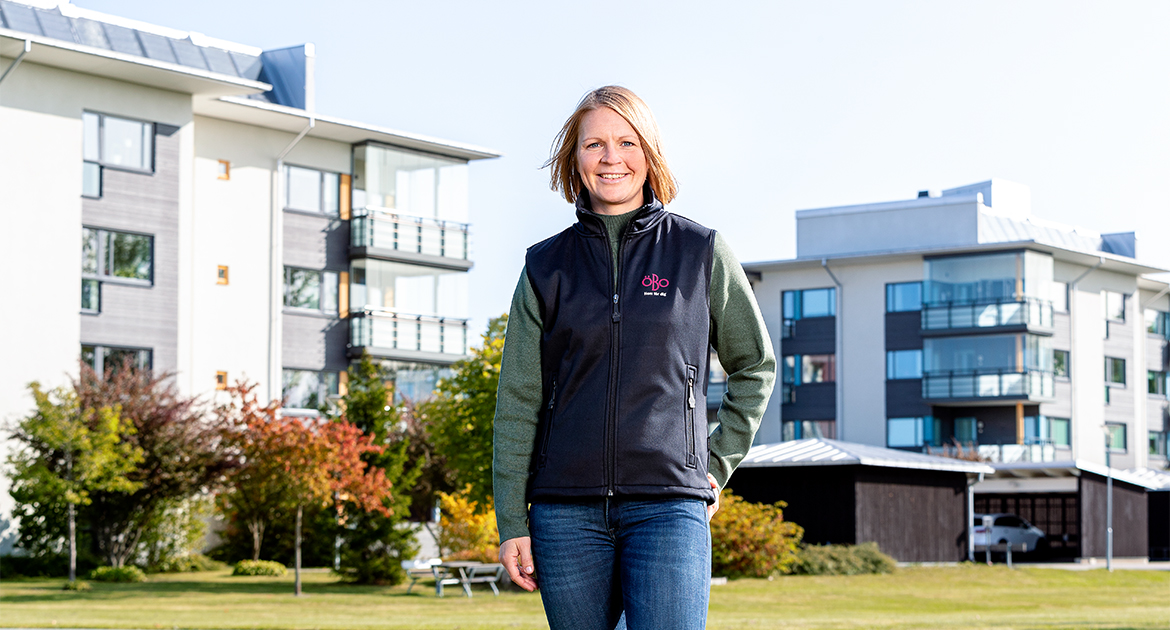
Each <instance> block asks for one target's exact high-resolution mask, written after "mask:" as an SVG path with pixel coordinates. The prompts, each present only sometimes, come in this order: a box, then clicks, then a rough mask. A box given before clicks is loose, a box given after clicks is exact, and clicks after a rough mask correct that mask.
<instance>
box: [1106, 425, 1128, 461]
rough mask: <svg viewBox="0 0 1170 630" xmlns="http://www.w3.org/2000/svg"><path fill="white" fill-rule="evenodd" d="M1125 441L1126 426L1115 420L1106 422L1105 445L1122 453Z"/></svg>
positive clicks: (1124, 448)
mask: <svg viewBox="0 0 1170 630" xmlns="http://www.w3.org/2000/svg"><path fill="white" fill-rule="evenodd" d="M1126 443H1127V440H1126V426H1125V425H1124V424H1119V423H1115V422H1106V423H1105V446H1106V447H1107V448H1108V449H1109V450H1111V451H1117V452H1122V453H1124V452H1125V450H1126Z"/></svg>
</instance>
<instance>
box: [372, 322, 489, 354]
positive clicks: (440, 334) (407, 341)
mask: <svg viewBox="0 0 1170 630" xmlns="http://www.w3.org/2000/svg"><path fill="white" fill-rule="evenodd" d="M350 343H351V344H352V345H353V346H355V347H376V348H386V349H391V350H409V351H416V352H436V353H445V354H453V355H464V354H467V320H465V319H446V318H439V317H430V316H426V315H413V314H406V313H384V314H379V313H370V314H366V315H364V316H361V317H355V318H353V320H352V322H351V326H350Z"/></svg>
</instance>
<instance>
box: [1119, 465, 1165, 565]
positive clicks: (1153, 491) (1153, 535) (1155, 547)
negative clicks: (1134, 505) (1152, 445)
mask: <svg viewBox="0 0 1170 630" xmlns="http://www.w3.org/2000/svg"><path fill="white" fill-rule="evenodd" d="M1126 472H1128V473H1129V474H1131V475H1134V476H1135V477H1137V478H1138V479H1141V480H1142V481H1145V482H1146V483H1147V484H1148V486H1149V491H1148V492H1146V498H1147V500H1148V501H1149V511H1150V518H1149V521H1148V522H1149V529H1150V560H1170V471H1165V470H1158V469H1155V468H1131V469H1129V470H1127V471H1126Z"/></svg>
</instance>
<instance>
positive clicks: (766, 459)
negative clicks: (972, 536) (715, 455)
mask: <svg viewBox="0 0 1170 630" xmlns="http://www.w3.org/2000/svg"><path fill="white" fill-rule="evenodd" d="M739 465H740V466H742V467H747V468H773V467H787V466H849V465H861V466H880V467H884V468H909V469H915V470H940V471H947V472H962V473H994V472H995V469H994V468H992V467H991V466H989V465H987V464H984V463H982V462H972V461H967V460H962V459H954V458H950V457H938V456H935V455H923V454H921V453H910V452H907V451H899V450H896V449H892V448H883V447H881V446H870V445H868V444H855V443H853V442H839V441H837V440H827V439H824V438H809V439H807V440H793V441H790V442H779V443H777V444H759V445H756V446H753V447H752V449H751V450H750V451H748V454H747V456H746V457H744V458H743V461H742V462H740V464H739Z"/></svg>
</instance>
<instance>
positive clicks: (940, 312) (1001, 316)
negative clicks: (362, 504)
mask: <svg viewBox="0 0 1170 630" xmlns="http://www.w3.org/2000/svg"><path fill="white" fill-rule="evenodd" d="M1006 326H1012V327H1019V328H1021V329H1027V330H1034V329H1037V328H1039V329H1043V330H1051V329H1052V302H1049V301H1048V300H1038V299H1036V298H1025V299H1024V300H997V301H994V302H973V303H962V304H959V303H954V304H928V305H923V307H922V330H924V331H932V330H955V329H972V328H999V327H1006Z"/></svg>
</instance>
